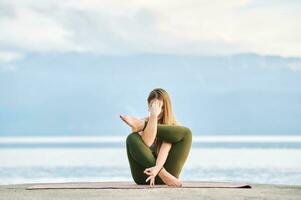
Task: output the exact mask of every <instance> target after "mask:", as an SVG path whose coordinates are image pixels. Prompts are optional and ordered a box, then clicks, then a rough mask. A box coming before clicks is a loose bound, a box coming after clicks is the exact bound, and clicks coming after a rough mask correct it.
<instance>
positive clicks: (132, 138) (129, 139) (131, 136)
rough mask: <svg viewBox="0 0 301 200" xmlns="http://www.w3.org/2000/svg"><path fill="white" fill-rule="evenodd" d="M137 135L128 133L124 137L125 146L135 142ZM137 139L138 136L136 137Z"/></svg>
mask: <svg viewBox="0 0 301 200" xmlns="http://www.w3.org/2000/svg"><path fill="white" fill-rule="evenodd" d="M137 136H138V135H137V134H136V133H130V134H129V135H128V136H127V137H126V143H127V144H132V143H134V142H136V141H137V140H138V139H139V138H137ZM138 137H139V136H138Z"/></svg>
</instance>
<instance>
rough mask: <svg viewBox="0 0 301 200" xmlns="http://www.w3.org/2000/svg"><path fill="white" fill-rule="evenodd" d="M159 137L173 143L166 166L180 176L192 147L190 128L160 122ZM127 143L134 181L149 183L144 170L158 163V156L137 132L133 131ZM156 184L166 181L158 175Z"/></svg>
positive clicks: (169, 170)
mask: <svg viewBox="0 0 301 200" xmlns="http://www.w3.org/2000/svg"><path fill="white" fill-rule="evenodd" d="M146 123H147V122H146ZM144 127H146V126H144ZM157 137H158V138H160V139H162V140H164V141H167V142H170V143H173V144H172V147H171V150H170V151H169V154H168V157H167V160H166V162H165V164H164V168H165V169H166V170H167V171H168V172H169V173H171V174H172V175H173V176H175V177H177V178H178V177H179V175H180V172H181V170H182V168H183V166H184V163H185V161H186V159H187V157H188V154H189V151H190V148H191V142H192V134H191V131H190V129H189V128H187V127H184V126H174V125H165V124H158V125H157ZM126 145H127V146H126V148H127V155H128V160H129V163H130V168H131V173H132V176H133V179H134V181H135V182H136V183H137V184H149V183H146V182H145V180H146V178H147V177H148V176H147V175H146V174H144V173H143V171H144V170H145V168H148V167H153V166H155V165H156V157H155V156H154V155H153V154H152V152H151V150H150V148H149V147H148V146H146V145H145V144H144V142H143V141H142V139H141V136H140V135H138V134H137V133H131V134H130V135H129V136H128V137H127V141H126ZM155 184H164V182H163V181H162V180H161V179H160V177H159V176H156V179H155Z"/></svg>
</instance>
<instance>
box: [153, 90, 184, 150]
mask: <svg viewBox="0 0 301 200" xmlns="http://www.w3.org/2000/svg"><path fill="white" fill-rule="evenodd" d="M153 99H158V100H162V101H163V106H162V107H163V115H162V117H161V118H160V119H159V121H158V123H160V124H167V125H177V126H181V125H182V124H181V123H180V122H178V121H177V120H176V117H175V115H174V113H173V109H172V105H171V100H170V97H169V95H168V93H167V92H166V90H164V89H162V88H155V89H153V90H152V91H151V92H150V93H149V95H148V98H147V103H148V104H150V102H151V101H152V100H153ZM155 142H156V143H157V148H156V155H158V154H159V150H160V147H161V145H162V140H160V139H158V138H157V137H156V139H155Z"/></svg>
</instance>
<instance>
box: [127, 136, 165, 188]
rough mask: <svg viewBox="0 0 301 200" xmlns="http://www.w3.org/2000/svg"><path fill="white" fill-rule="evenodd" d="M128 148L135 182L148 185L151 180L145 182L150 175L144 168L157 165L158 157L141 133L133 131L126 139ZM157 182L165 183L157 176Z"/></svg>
mask: <svg viewBox="0 0 301 200" xmlns="http://www.w3.org/2000/svg"><path fill="white" fill-rule="evenodd" d="M126 150H127V156H128V161H129V164H130V168H131V174H132V177H133V179H134V181H135V183H137V184H140V185H141V184H142V185H148V184H149V182H145V180H146V179H147V177H148V175H147V174H145V173H144V170H145V169H146V168H149V167H153V166H155V165H156V157H155V156H154V155H153V153H152V151H151V149H150V148H149V147H148V146H146V145H145V144H144V142H143V141H142V139H141V136H140V135H139V134H137V133H131V134H129V135H128V136H127V139H126ZM155 184H164V182H163V181H162V180H161V179H160V177H159V176H156V178H155Z"/></svg>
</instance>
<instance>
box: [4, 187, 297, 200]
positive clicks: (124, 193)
mask: <svg viewBox="0 0 301 200" xmlns="http://www.w3.org/2000/svg"><path fill="white" fill-rule="evenodd" d="M31 185H36V184H15V185H0V200H23V199H24V200H38V199H39V200H40V199H45V200H48V199H49V200H50V199H51V200H53V199H55V200H65V199H66V200H67V199H72V200H76V199H92V200H94V199H95V200H96V199H98V200H99V199H112V200H113V199H114V200H117V199H118V200H119V199H129V200H135V199H139V200H141V199H143V200H147V199H157V200H158V199H181V200H185V199H187V200H188V199H189V200H191V199H210V200H211V199H224V200H238V199H256V200H257V199H269V200H273V199H275V200H276V199H277V200H283V199H292V200H294V199H296V200H300V197H301V185H276V184H250V185H251V186H252V188H251V189H244V188H150V189H143V190H140V189H47V190H26V188H27V187H28V186H31Z"/></svg>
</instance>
